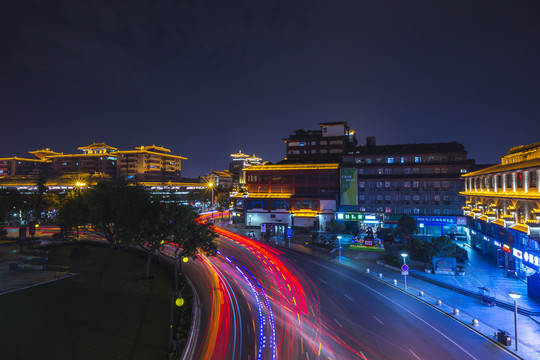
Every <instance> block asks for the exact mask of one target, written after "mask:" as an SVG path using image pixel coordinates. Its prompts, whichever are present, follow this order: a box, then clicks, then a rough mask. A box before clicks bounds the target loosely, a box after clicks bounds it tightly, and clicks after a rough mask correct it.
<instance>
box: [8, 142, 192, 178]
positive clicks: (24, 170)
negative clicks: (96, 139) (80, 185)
mask: <svg viewBox="0 0 540 360" xmlns="http://www.w3.org/2000/svg"><path fill="white" fill-rule="evenodd" d="M77 150H81V151H82V153H77V154H64V153H57V152H54V151H52V150H50V149H48V148H47V149H42V150H36V151H30V152H29V154H32V155H34V158H19V157H10V158H0V177H3V176H27V175H44V176H52V177H60V176H64V175H69V174H82V173H84V174H102V175H103V176H106V177H111V178H123V179H126V180H133V181H177V180H179V179H180V177H181V175H180V172H181V169H182V165H181V162H182V160H186V159H187V158H185V157H182V156H179V155H172V154H170V152H171V151H170V150H169V149H165V148H164V147H160V146H155V145H152V146H140V147H136V148H135V149H134V150H118V149H117V148H115V147H112V146H109V145H107V144H105V143H93V144H92V145H89V146H82V147H79V148H78V149H77Z"/></svg>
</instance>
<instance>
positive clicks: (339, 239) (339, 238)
mask: <svg viewBox="0 0 540 360" xmlns="http://www.w3.org/2000/svg"><path fill="white" fill-rule="evenodd" d="M337 238H338V242H339V262H341V236H338V237H337Z"/></svg>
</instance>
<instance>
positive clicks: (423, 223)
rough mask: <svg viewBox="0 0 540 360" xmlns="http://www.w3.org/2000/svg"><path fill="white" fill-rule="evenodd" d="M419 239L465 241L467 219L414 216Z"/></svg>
mask: <svg viewBox="0 0 540 360" xmlns="http://www.w3.org/2000/svg"><path fill="white" fill-rule="evenodd" d="M414 219H415V220H416V222H417V225H418V230H419V231H418V235H419V236H421V237H440V236H448V237H449V238H450V239H452V240H460V239H463V240H465V239H466V230H465V229H466V227H467V218H465V217H464V216H414Z"/></svg>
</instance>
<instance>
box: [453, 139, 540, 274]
mask: <svg viewBox="0 0 540 360" xmlns="http://www.w3.org/2000/svg"><path fill="white" fill-rule="evenodd" d="M539 177H540V143H535V144H530V145H524V146H517V147H515V148H512V149H510V150H509V152H508V155H505V156H503V157H502V159H501V163H500V164H497V165H494V166H491V167H488V168H485V169H482V170H479V171H474V172H471V173H468V174H464V175H463V179H464V180H465V190H464V191H463V192H461V194H462V195H463V196H464V198H465V200H466V206H464V207H463V213H464V214H465V215H466V216H468V220H469V228H470V238H471V245H472V246H474V247H476V248H479V249H481V250H482V252H483V253H484V254H489V255H490V256H492V257H493V258H495V259H497V263H498V265H500V266H502V267H504V268H505V269H509V270H515V271H516V272H517V273H518V274H519V275H520V276H525V275H530V274H531V273H532V272H539V271H540V246H539V242H540V183H539V181H538V179H539Z"/></svg>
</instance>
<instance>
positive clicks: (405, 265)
mask: <svg viewBox="0 0 540 360" xmlns="http://www.w3.org/2000/svg"><path fill="white" fill-rule="evenodd" d="M407 255H408V254H407V253H401V256H403V266H402V267H401V270H402V274H403V276H404V277H405V290H407V272H408V270H409V269H408V267H407V262H406V261H405V259H406V258H407Z"/></svg>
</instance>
